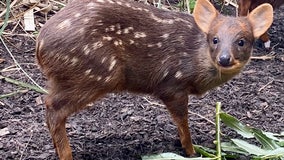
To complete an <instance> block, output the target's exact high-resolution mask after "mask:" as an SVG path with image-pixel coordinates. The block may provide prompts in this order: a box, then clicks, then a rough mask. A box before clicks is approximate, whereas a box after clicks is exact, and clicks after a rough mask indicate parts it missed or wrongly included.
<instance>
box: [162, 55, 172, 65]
mask: <svg viewBox="0 0 284 160" xmlns="http://www.w3.org/2000/svg"><path fill="white" fill-rule="evenodd" d="M169 58H170V56H167V57H166V58H165V59H163V60H162V61H161V62H162V64H164V63H166V61H167V60H168V59H169Z"/></svg>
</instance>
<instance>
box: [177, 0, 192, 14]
mask: <svg viewBox="0 0 284 160" xmlns="http://www.w3.org/2000/svg"><path fill="white" fill-rule="evenodd" d="M195 3H196V0H181V1H180V2H179V3H178V4H177V6H178V7H179V8H180V10H181V11H186V10H187V11H190V13H192V11H193V9H194V7H195Z"/></svg>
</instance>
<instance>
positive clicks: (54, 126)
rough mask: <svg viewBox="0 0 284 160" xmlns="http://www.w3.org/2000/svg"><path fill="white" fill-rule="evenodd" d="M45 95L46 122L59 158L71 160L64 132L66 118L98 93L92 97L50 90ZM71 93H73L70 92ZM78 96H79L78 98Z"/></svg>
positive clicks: (91, 100) (84, 105)
mask: <svg viewBox="0 0 284 160" xmlns="http://www.w3.org/2000/svg"><path fill="white" fill-rule="evenodd" d="M50 92H52V93H50V94H49V95H48V96H47V97H46V123H47V126H48V129H49V132H50V135H51V138H52V141H53V144H54V147H55V149H56V152H57V154H58V156H59V159H60V160H72V159H73V157H72V151H71V147H70V144H69V140H68V137H67V133H66V127H65V124H66V120H67V118H68V116H70V115H71V114H73V113H75V112H77V111H79V110H82V109H83V108H85V107H86V105H87V104H88V103H90V102H93V101H94V100H95V99H96V98H98V97H99V96H98V95H95V94H93V95H94V96H93V97H92V98H90V97H89V99H86V98H80V97H79V96H78V95H76V93H74V92H70V94H67V93H66V92H63V91H56V93H55V91H54V90H51V91H50ZM71 93H73V94H71ZM78 97H79V98H78Z"/></svg>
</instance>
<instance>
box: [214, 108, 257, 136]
mask: <svg viewBox="0 0 284 160" xmlns="http://www.w3.org/2000/svg"><path fill="white" fill-rule="evenodd" d="M220 118H221V120H222V122H223V123H225V124H226V125H227V126H228V127H230V128H232V129H233V130H235V131H236V132H237V133H239V134H240V135H242V136H243V137H245V138H253V137H254V136H253V134H252V133H251V128H249V127H247V126H246V125H244V124H242V123H241V122H240V121H239V120H238V119H236V118H235V117H233V116H231V115H229V114H226V113H220Z"/></svg>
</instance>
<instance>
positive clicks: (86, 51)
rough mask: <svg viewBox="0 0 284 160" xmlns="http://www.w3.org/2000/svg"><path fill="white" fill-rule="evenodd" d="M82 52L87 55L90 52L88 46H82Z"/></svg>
mask: <svg viewBox="0 0 284 160" xmlns="http://www.w3.org/2000/svg"><path fill="white" fill-rule="evenodd" d="M83 50H84V53H85V55H89V53H90V52H91V50H90V48H89V45H88V44H87V45H85V46H84V48H83Z"/></svg>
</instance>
